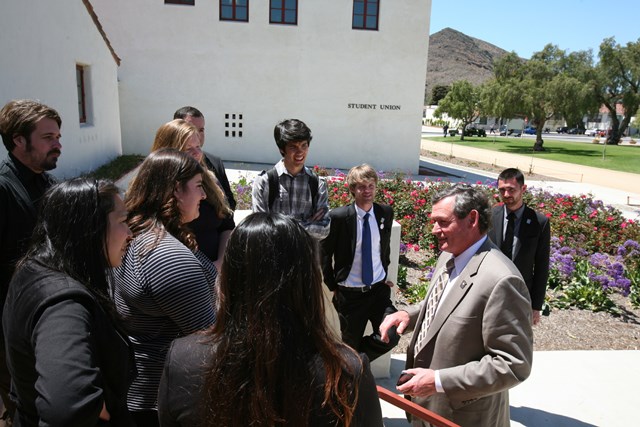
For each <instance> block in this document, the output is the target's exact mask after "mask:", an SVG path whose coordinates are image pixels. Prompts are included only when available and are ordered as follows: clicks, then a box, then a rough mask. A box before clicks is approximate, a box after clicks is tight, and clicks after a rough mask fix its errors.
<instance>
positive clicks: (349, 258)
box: [322, 203, 393, 291]
mask: <svg viewBox="0 0 640 427" xmlns="http://www.w3.org/2000/svg"><path fill="white" fill-rule="evenodd" d="M373 213H374V215H375V217H376V222H377V223H378V230H380V260H381V262H382V267H384V271H385V272H387V269H388V267H389V262H390V243H391V227H392V225H393V209H391V207H390V206H387V205H379V204H377V203H374V204H373ZM329 216H330V217H331V230H330V231H329V236H327V238H326V239H324V240H323V241H322V273H323V274H324V282H325V283H326V285H327V287H328V288H329V289H330V290H332V291H333V290H335V289H336V287H337V286H338V283H340V282H343V281H344V280H345V279H346V278H347V277H348V276H349V272H350V271H351V266H352V265H353V257H354V254H355V250H356V238H357V234H356V233H357V230H356V224H357V218H356V216H357V214H356V208H355V207H354V205H353V204H350V205H348V206H342V207H339V208H336V209H333V210H332V211H331V212H330V213H329Z"/></svg>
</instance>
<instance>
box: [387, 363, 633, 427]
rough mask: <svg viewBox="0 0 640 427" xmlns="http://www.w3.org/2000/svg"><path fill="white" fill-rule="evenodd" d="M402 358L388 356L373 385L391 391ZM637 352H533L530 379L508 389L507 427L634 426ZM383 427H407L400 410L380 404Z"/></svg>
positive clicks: (400, 366)
mask: <svg viewBox="0 0 640 427" xmlns="http://www.w3.org/2000/svg"><path fill="white" fill-rule="evenodd" d="M404 361H405V355H404V354H394V355H392V358H391V377H390V378H388V379H379V380H377V383H378V385H380V386H382V387H385V388H386V389H388V390H392V391H396V389H395V382H396V380H397V378H398V376H399V375H400V371H402V369H403V368H404ZM639 382H640V351H536V352H534V355H533V368H532V370H531V376H529V378H528V379H527V380H526V381H525V382H523V383H522V384H520V385H518V386H516V387H514V388H513V389H511V390H510V393H509V394H510V404H511V425H512V426H514V427H515V426H527V427H591V426H602V427H627V426H634V425H638V424H639V423H638V416H637V412H636V411H637V407H636V406H635V405H637V404H638V402H639V400H638V394H637V390H636V385H637V384H638V383H639ZM381 405H382V414H383V417H384V424H385V426H386V427H409V426H410V424H409V423H408V422H407V421H406V418H405V415H404V411H401V410H399V409H398V408H396V407H394V406H392V405H390V404H388V403H386V402H381Z"/></svg>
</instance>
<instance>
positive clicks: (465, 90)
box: [433, 80, 482, 140]
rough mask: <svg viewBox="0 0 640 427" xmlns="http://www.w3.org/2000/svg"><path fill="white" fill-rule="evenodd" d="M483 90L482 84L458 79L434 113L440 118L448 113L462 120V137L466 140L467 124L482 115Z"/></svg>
mask: <svg viewBox="0 0 640 427" xmlns="http://www.w3.org/2000/svg"><path fill="white" fill-rule="evenodd" d="M481 92H482V87H481V86H473V85H472V84H471V83H469V82H468V81H466V80H460V81H457V82H455V83H453V84H452V85H451V89H450V90H449V93H447V96H445V97H444V98H443V99H442V100H440V103H439V104H438V108H436V111H434V112H433V115H434V116H435V117H438V118H440V117H442V114H443V113H447V115H448V116H449V117H451V118H453V119H457V120H460V121H461V122H462V136H461V137H460V139H461V140H464V131H465V129H466V128H467V126H468V125H469V124H471V123H473V122H474V121H475V120H476V119H477V118H478V117H480V99H481Z"/></svg>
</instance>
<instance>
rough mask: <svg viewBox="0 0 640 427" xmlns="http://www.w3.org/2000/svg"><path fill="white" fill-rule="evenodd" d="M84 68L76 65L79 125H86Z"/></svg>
mask: <svg viewBox="0 0 640 427" xmlns="http://www.w3.org/2000/svg"><path fill="white" fill-rule="evenodd" d="M84 73H85V67H84V66H83V65H80V64H76V88H77V91H78V115H79V116H80V123H81V124H86V123H87V96H86V91H85V78H84V77H85V76H84Z"/></svg>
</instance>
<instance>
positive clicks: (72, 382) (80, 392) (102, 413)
mask: <svg viewBox="0 0 640 427" xmlns="http://www.w3.org/2000/svg"><path fill="white" fill-rule="evenodd" d="M126 219H127V211H126V208H125V206H124V203H123V201H122V199H121V198H120V196H119V195H118V189H117V188H116V187H115V186H114V185H113V184H112V183H110V182H107V181H95V180H93V179H84V178H83V179H74V180H71V181H68V182H63V183H61V184H58V185H57V186H55V187H53V188H52V189H51V190H49V192H48V193H47V194H46V196H45V198H44V200H43V203H42V212H41V216H40V219H39V222H38V224H37V226H36V228H35V231H34V235H33V240H32V244H31V247H30V249H29V251H28V252H27V254H26V255H25V257H24V258H23V259H22V260H21V261H20V263H19V264H18V267H17V270H16V273H15V275H14V277H13V279H12V281H11V283H10V285H9V294H8V296H7V301H6V305H5V309H4V313H3V314H4V315H3V318H2V325H3V329H4V335H5V345H6V351H7V360H8V366H9V370H10V372H11V378H12V381H13V387H12V394H13V395H14V398H15V400H16V403H17V411H16V415H15V418H14V426H36V425H50V426H96V425H116V426H130V425H134V424H133V422H132V420H131V417H130V415H129V412H128V410H127V405H126V399H125V396H126V393H127V389H128V386H129V384H130V382H131V380H132V379H133V376H134V375H135V368H134V361H133V352H132V350H131V349H130V346H129V341H128V340H127V338H126V333H124V332H121V330H120V326H119V319H118V316H117V313H116V311H115V308H114V306H113V302H112V301H111V298H110V295H111V289H110V285H109V279H108V271H109V270H110V268H111V267H117V266H119V265H120V262H121V259H122V256H123V254H124V252H125V249H126V247H127V243H128V241H129V239H130V237H131V232H130V231H129V227H128V226H127V223H126Z"/></svg>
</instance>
